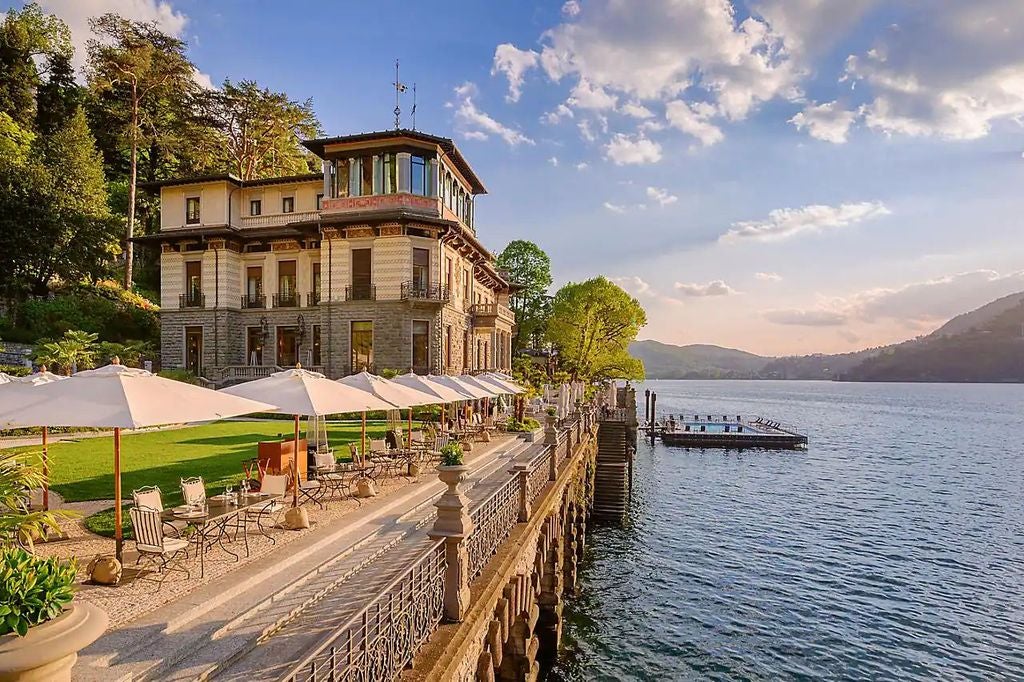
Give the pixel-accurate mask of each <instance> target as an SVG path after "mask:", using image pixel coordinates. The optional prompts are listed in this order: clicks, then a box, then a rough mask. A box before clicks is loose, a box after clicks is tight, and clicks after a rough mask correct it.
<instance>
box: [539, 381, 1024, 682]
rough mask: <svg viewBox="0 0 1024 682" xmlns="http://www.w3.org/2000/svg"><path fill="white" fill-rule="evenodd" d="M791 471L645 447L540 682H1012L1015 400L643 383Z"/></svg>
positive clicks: (998, 389)
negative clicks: (554, 661) (555, 658)
mask: <svg viewBox="0 0 1024 682" xmlns="http://www.w3.org/2000/svg"><path fill="white" fill-rule="evenodd" d="M644 388H651V389H652V390H654V391H656V392H657V393H658V414H659V416H663V415H666V414H668V413H677V414H678V413H704V414H709V413H710V414H716V413H717V414H761V415H766V416H769V417H772V418H775V419H778V420H780V421H784V422H789V423H792V424H795V425H799V426H801V427H803V430H804V432H805V433H807V434H808V436H809V437H810V445H809V447H808V449H807V451H806V452H802V451H795V452H794V451H779V452H769V451H744V452H742V453H740V452H736V451H724V450H686V449H676V448H667V447H664V446H662V445H661V444H660V443H659V444H657V445H655V446H654V447H651V446H650V445H648V444H645V443H641V444H640V446H639V448H638V452H637V458H636V468H635V478H634V488H633V492H634V497H633V503H632V511H631V516H630V518H629V520H628V522H627V523H626V524H625V525H624V527H603V528H598V529H596V530H595V531H593V532H592V533H591V534H590V536H589V538H588V543H589V546H588V549H587V557H586V560H585V562H584V564H583V566H582V569H581V574H580V584H579V589H580V593H579V595H578V596H577V597H575V598H573V599H571V600H570V601H569V603H568V605H567V609H566V617H567V622H566V631H565V637H564V640H563V643H564V650H563V652H562V656H561V661H560V663H559V666H558V668H556V669H555V670H554V671H552V673H551V674H550V675H549V676H548V679H549V680H564V681H575V680H689V679H694V680H702V679H709V680H812V679H827V680H883V679H884V680H965V679H970V680H1011V679H1012V680H1021V679H1024V642H1022V641H1021V640H1022V636H1024V509H1022V504H1024V433H1022V432H1024V386H1022V385H949V384H846V383H831V382H745V381H718V382H715V381H687V382H683V381H655V382H649V383H647V384H642V385H640V386H639V387H638V390H637V402H638V403H640V408H639V410H640V412H641V418H642V411H643V407H642V404H643V389H644Z"/></svg>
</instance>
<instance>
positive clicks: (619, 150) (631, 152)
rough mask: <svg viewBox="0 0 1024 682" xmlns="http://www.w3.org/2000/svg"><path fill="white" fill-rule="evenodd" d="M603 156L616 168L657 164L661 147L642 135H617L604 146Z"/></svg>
mask: <svg viewBox="0 0 1024 682" xmlns="http://www.w3.org/2000/svg"><path fill="white" fill-rule="evenodd" d="M604 149H605V156H607V157H608V159H609V160H611V161H612V162H614V163H615V165H617V166H625V165H640V164H646V163H657V162H658V161H660V160H661V145H659V144H658V143H657V142H654V141H652V140H650V139H648V138H646V137H644V136H642V135H638V136H635V137H630V136H628V135H623V134H622V133H617V134H616V135H615V136H613V137H612V139H611V142H609V143H608V144H607V145H606V146H605V148H604Z"/></svg>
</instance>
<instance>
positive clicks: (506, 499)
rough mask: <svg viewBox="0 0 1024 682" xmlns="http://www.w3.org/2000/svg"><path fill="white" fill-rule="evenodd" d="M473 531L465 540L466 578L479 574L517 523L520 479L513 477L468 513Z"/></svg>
mask: <svg viewBox="0 0 1024 682" xmlns="http://www.w3.org/2000/svg"><path fill="white" fill-rule="evenodd" d="M470 518H471V519H473V532H472V533H471V534H470V536H469V538H468V539H467V540H466V554H467V555H468V556H469V578H470V580H472V579H473V578H475V577H476V576H478V575H480V572H481V571H482V570H484V566H486V565H487V560H488V559H490V558H491V556H493V555H494V552H495V551H496V550H497V549H498V545H500V544H501V543H502V542H503V541H504V540H505V538H507V537H508V534H509V533H511V532H512V528H513V527H514V526H515V525H516V522H517V521H518V520H519V477H518V476H513V477H511V478H510V479H508V481H506V482H505V483H504V484H503V485H502V486H501V487H500V488H498V489H497V490H495V491H494V492H493V493H491V494H490V495H488V496H487V497H486V498H485V499H484V501H483V502H481V503H480V504H479V505H478V506H477V508H476V509H474V510H473V512H472V513H471V514H470Z"/></svg>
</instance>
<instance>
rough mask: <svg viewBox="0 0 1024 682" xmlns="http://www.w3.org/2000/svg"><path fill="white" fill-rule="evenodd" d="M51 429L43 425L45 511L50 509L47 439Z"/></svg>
mask: <svg viewBox="0 0 1024 682" xmlns="http://www.w3.org/2000/svg"><path fill="white" fill-rule="evenodd" d="M48 431H49V429H48V428H47V427H45V426H44V427H43V511H49V510H50V467H49V463H48V462H47V456H46V455H47V453H46V441H47V438H46V436H47V432H48Z"/></svg>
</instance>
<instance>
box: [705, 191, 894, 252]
mask: <svg viewBox="0 0 1024 682" xmlns="http://www.w3.org/2000/svg"><path fill="white" fill-rule="evenodd" d="M890 213H891V211H890V210H889V209H888V208H886V207H885V205H884V204H882V203H881V202H879V201H864V202H860V203H856V204H840V205H839V206H823V205H812V206H803V207H801V208H780V209H776V210H774V211H772V212H771V213H769V214H768V218H767V220H760V221H744V222H738V223H733V224H732V227H731V228H730V229H729V231H728V232H726V233H725V234H723V235H722V236H721V237H719V241H720V242H727V243H728V242H736V241H739V240H742V239H754V240H757V241H776V240H781V239H788V238H790V237H793V236H796V235H798V234H802V233H807V232H822V231H824V230H830V229H836V228H840V227H847V226H850V225H855V224H857V223H860V222H863V221H865V220H871V219H873V218H879V217H882V216H886V215H889V214H890Z"/></svg>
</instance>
